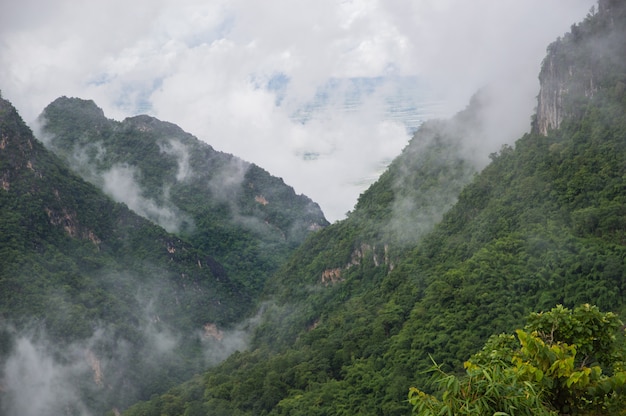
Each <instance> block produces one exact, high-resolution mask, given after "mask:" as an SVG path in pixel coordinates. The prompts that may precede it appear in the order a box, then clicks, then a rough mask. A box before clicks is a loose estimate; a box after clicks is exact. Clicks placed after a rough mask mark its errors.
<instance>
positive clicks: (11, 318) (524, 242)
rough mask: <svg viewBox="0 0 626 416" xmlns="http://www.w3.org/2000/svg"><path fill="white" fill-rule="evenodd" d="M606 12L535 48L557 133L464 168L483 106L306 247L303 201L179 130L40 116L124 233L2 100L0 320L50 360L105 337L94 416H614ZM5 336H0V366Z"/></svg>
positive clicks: (616, 166)
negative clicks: (28, 335)
mask: <svg viewBox="0 0 626 416" xmlns="http://www.w3.org/2000/svg"><path fill="white" fill-rule="evenodd" d="M599 6H600V7H599V11H598V12H597V13H590V15H589V16H588V17H587V19H585V21H584V22H582V23H581V24H578V25H574V26H573V27H572V32H571V33H570V34H568V35H566V36H564V37H563V38H562V39H560V40H558V41H557V42H555V43H554V44H553V45H551V46H550V47H549V48H548V57H547V58H546V61H545V64H544V68H543V70H542V72H541V76H540V78H541V81H542V92H545V91H546V89H547V90H549V91H548V92H549V93H548V94H547V95H548V96H550V97H553V96H554V94H557V95H558V94H561V95H560V96H558V100H556V101H557V102H558V103H561V104H560V105H562V108H558V109H557V110H558V114H559V115H560V117H561V118H560V119H559V120H558V123H556V124H554V125H548V126H546V125H545V124H542V123H543V121H542V120H545V119H546V112H550V111H552V110H554V109H555V108H553V107H550V106H543V105H541V106H538V114H537V115H536V117H534V120H533V122H532V131H531V132H530V133H528V134H526V135H524V136H523V137H521V138H520V139H519V140H518V141H517V142H516V143H515V144H514V146H504V147H503V148H502V149H501V150H500V151H499V152H497V153H494V154H492V155H491V163H490V164H489V165H488V166H487V167H485V168H484V169H483V170H482V171H480V172H477V169H478V167H477V166H476V165H475V164H474V163H473V161H472V159H471V157H470V152H469V151H468V148H469V144H468V138H476V137H480V136H481V135H482V134H484V132H483V128H482V127H483V126H482V125H481V121H482V118H483V117H484V116H485V113H484V111H483V110H484V107H483V105H484V101H483V99H484V98H485V97H484V96H483V95H481V94H479V95H477V97H476V98H475V99H474V100H472V102H471V103H470V105H469V106H468V108H467V109H466V110H464V111H463V112H461V113H459V114H458V115H457V116H455V117H453V118H452V119H451V120H448V121H432V122H429V123H425V124H424V125H423V126H422V127H421V128H420V129H419V130H418V131H417V132H416V134H415V136H414V137H413V139H412V140H411V142H410V143H409V145H408V146H407V148H406V149H405V150H404V151H403V153H402V154H401V155H400V156H399V157H398V158H397V159H396V160H394V161H393V163H392V164H391V165H390V166H389V168H388V170H387V171H386V172H385V173H384V174H383V175H382V176H381V177H380V179H379V180H378V181H377V182H376V183H375V184H373V185H372V186H371V187H370V188H369V189H368V190H367V191H365V192H364V193H363V194H362V195H361V197H360V198H359V201H358V203H357V205H356V207H355V209H354V211H353V212H351V213H350V214H349V216H348V218H346V219H345V220H343V221H340V222H338V223H336V224H333V225H330V226H328V227H325V228H322V229H321V230H319V231H318V232H316V233H310V232H309V228H310V226H311V225H314V224H318V225H325V224H324V223H323V222H324V221H323V217H321V213H320V212H319V210H318V209H316V208H315V206H314V205H313V208H314V209H313V211H311V212H309V211H308V209H310V208H311V207H312V205H311V202H310V201H309V200H308V199H307V198H304V197H297V196H295V195H294V193H293V190H291V189H290V188H289V187H286V186H284V184H283V183H282V181H281V180H280V179H277V178H273V177H271V176H269V175H268V174H267V172H265V171H263V170H262V169H260V168H258V167H255V166H254V165H248V164H246V163H244V162H241V161H240V160H238V159H236V158H234V157H232V156H230V155H224V154H220V153H218V152H215V151H213V150H212V149H210V147H208V146H204V145H201V144H200V143H199V142H198V141H197V140H196V139H195V138H193V137H191V136H189V135H187V134H185V133H184V132H182V131H181V130H180V129H179V128H177V127H176V126H174V125H171V124H168V123H163V122H159V121H158V120H155V119H152V118H150V117H146V116H140V117H135V118H132V119H128V120H125V121H124V122H121V123H118V122H114V121H111V120H107V119H106V118H104V116H103V114H102V111H101V110H100V109H98V108H97V107H96V106H95V105H94V104H93V103H90V102H85V101H81V100H76V99H67V98H62V99H59V100H57V101H55V102H54V103H53V104H51V105H50V106H49V107H48V108H47V109H46V110H45V112H44V115H45V123H46V129H45V131H46V134H49V135H51V136H50V137H49V138H48V139H47V142H48V145H49V146H51V147H52V148H53V149H54V150H55V152H57V153H58V154H59V155H60V156H61V157H62V158H63V159H64V160H65V161H68V162H69V163H71V164H72V166H73V168H74V169H75V170H76V171H77V172H80V173H81V175H82V176H83V177H84V178H86V179H87V180H88V181H90V182H92V183H94V184H96V185H98V186H99V187H101V188H102V189H107V190H108V191H109V192H110V193H114V191H115V190H111V189H110V187H108V182H107V181H108V180H109V179H110V175H113V174H116V173H120V172H121V176H119V177H118V178H123V179H130V182H125V184H126V189H127V190H130V191H133V192H135V193H134V195H135V196H136V197H137V198H136V199H134V200H129V202H127V203H128V204H130V203H131V202H132V203H136V201H140V202H141V203H140V204H137V205H134V206H132V207H131V208H132V209H134V210H136V211H141V213H142V215H143V216H144V217H145V218H141V217H139V216H137V215H135V214H134V213H133V212H132V211H131V210H130V209H128V207H127V206H125V205H123V204H116V203H113V202H112V201H111V200H109V199H108V198H107V197H105V196H104V195H103V194H102V193H101V192H99V191H97V190H96V188H95V187H94V186H92V185H91V184H89V183H88V182H85V181H84V180H82V179H79V178H77V177H76V176H74V175H73V174H72V173H71V172H70V171H69V170H68V169H67V168H66V167H65V166H64V165H63V163H61V162H60V160H59V159H57V158H56V157H55V156H53V155H52V154H50V153H48V152H47V151H46V150H45V149H44V148H43V146H42V145H41V144H40V143H39V142H38V141H36V140H34V139H33V138H32V135H31V133H30V131H29V130H28V128H27V127H26V126H25V125H24V123H23V122H22V121H21V119H20V118H19V116H17V114H16V113H15V110H14V109H13V108H12V107H11V106H10V104H8V103H7V102H5V101H0V227H2V229H1V230H0V231H1V233H0V255H1V256H2V259H3V261H2V262H0V296H1V298H0V318H1V319H2V321H6V322H9V323H11V324H12V325H14V326H15V327H16V328H17V329H16V331H17V332H18V333H21V332H20V331H22V330H25V329H29V328H32V327H33V326H37V325H39V326H41V327H43V328H44V329H45V330H46V332H47V333H48V334H49V335H48V336H49V337H50V338H51V340H52V341H53V343H54V344H56V345H58V346H60V347H59V348H58V351H57V352H56V354H57V355H58V356H60V357H64V356H63V354H62V353H61V352H59V351H62V350H63V346H71V345H75V343H74V342H75V341H80V342H84V343H87V342H86V341H85V340H92V339H93V338H94V337H93V336H94V334H96V333H104V334H105V336H103V337H101V338H100V339H99V340H96V342H94V343H93V345H92V344H89V348H90V349H89V352H92V353H93V354H94V355H95V356H97V357H103V358H104V361H105V362H106V361H107V360H109V361H115V360H118V361H120V362H121V363H122V364H124V366H125V372H124V373H123V374H122V376H120V374H119V373H116V372H115V371H109V370H111V368H106V369H105V371H104V375H103V377H104V379H105V382H104V386H106V387H97V386H95V385H94V383H93V382H92V381H90V377H89V375H86V376H84V377H82V378H80V377H79V381H78V384H79V385H80V388H81V389H83V390H81V393H82V396H81V397H85V398H86V399H87V402H88V403H89V406H88V407H89V409H97V410H95V411H102V410H103V409H105V410H111V409H112V408H113V406H117V407H118V409H119V410H124V411H125V414H127V415H200V414H202V415H225V414H226V415H355V414H362V415H368V414H372V415H373V414H376V415H407V414H410V413H411V411H412V410H413V411H414V412H415V413H418V414H424V415H426V414H448V413H452V414H455V413H456V414H464V412H465V414H489V415H500V416H503V415H504V414H513V413H515V414H545V415H548V414H550V415H551V414H555V415H556V414H581V415H586V414H609V415H610V414H620V412H622V414H623V410H622V409H623V408H624V404H625V403H624V384H625V382H626V377H625V370H626V369H625V368H624V338H623V327H622V324H621V322H620V321H619V320H618V319H617V316H618V315H621V316H623V314H624V312H626V302H625V299H626V298H625V294H626V274H625V270H626V245H625V242H626V220H625V218H626V209H625V208H624V207H625V206H626V141H625V138H626V96H625V91H626V87H625V85H626V50H625V49H624V45H626V42H624V39H626V13H625V10H626V7H624V6H622V5H621V4H618V2H616V1H609V0H602V1H601V2H600V3H599ZM546 68H551V70H550V71H548V70H547V69H546ZM544 95H545V94H544ZM542 96H543V95H542V94H540V97H542ZM557 124H558V125H557ZM541 126H543V127H546V128H545V132H544V131H543V127H541ZM544 133H545V134H544ZM233 178H234V179H236V180H229V179H233ZM135 185H136V186H135ZM122 199H123V198H122ZM146 218H147V219H146ZM150 220H151V221H155V222H158V223H161V224H162V225H163V226H168V229H169V230H170V232H166V231H164V230H163V229H162V228H161V227H159V226H157V225H155V224H154V223H153V222H151V221H150ZM313 228H315V227H313ZM257 305H262V307H261V310H262V316H261V318H260V320H259V322H258V324H255V325H257V326H256V327H255V328H254V330H253V331H252V330H251V329H250V328H248V330H249V332H250V336H251V340H250V344H249V348H248V349H247V350H246V351H239V352H235V353H234V354H232V355H230V356H229V357H228V359H226V360H225V361H224V362H222V363H221V364H220V365H217V366H215V367H214V368H211V369H209V370H207V366H208V363H209V360H208V359H207V357H206V356H205V354H207V353H210V352H211V351H214V350H213V349H211V348H212V347H224V348H226V345H227V344H228V340H226V339H225V340H223V341H222V340H220V339H219V338H220V337H221V336H222V335H223V334H220V333H219V332H218V331H217V329H219V328H228V327H229V325H230V326H231V328H232V326H233V325H234V324H235V322H236V321H237V320H238V319H241V318H242V317H245V316H249V315H250V314H251V312H252V310H253V308H254V307H255V306H257ZM554 305H562V306H557V307H556V308H555V307H554ZM579 305H583V306H579ZM589 305H596V306H589ZM539 311H544V312H539ZM600 311H611V312H600ZM529 315H530V318H529V319H528V321H527V323H526V326H524V322H525V317H527V316H529ZM33 322H34V323H33ZM212 324H215V326H212ZM515 328H523V329H520V330H517V331H516V332H515ZM234 329H236V328H234ZM234 332H236V331H234ZM207 333H208V334H209V335H208V336H207ZM499 333H502V334H505V335H497V336H493V334H499ZM211 334H213V335H211ZM507 334H508V335H507ZM513 334H514V335H513ZM14 335H15V332H13V333H11V331H9V330H6V331H0V337H1V338H0V352H2V353H3V356H2V357H1V358H2V359H3V360H4V359H6V356H7V355H9V354H10V353H11V351H12V348H13V347H14V345H15V343H14V339H13V338H15V336H14ZM170 335H172V336H171V337H170ZM207 337H209V338H211V339H207ZM172 338H173V339H175V341H173V342H172V341H170V340H171V339H172ZM155 340H156V341H157V342H155ZM156 344H161V347H160V348H161V349H160V350H159V349H158V348H154V347H155V345H156ZM168 345H169V346H170V347H168ZM481 348H482V349H481ZM172 349H174V350H176V353H170V352H169V351H171V350H172ZM120 351H126V352H124V353H123V354H122V353H121V352H120ZM155 351H156V352H155ZM466 357H471V358H470V359H469V361H467V362H465V363H464V361H465V359H466ZM68 360H69V359H68ZM433 362H435V363H437V364H436V368H435V371H432V364H433ZM205 370H207V371H205ZM194 374H195V375H194ZM192 375H193V377H192ZM183 380H187V381H186V382H185V383H183V384H178V383H180V382H181V381H183ZM172 386H174V387H172ZM411 386H419V390H418V389H417V388H413V389H410V388H411ZM168 389H169V390H168ZM409 391H410V392H411V393H410V396H409V400H407V392H409ZM3 394H4V393H2V392H0V401H2V399H3V397H5V396H3ZM138 399H141V400H144V401H141V402H138V403H135V404H134V405H132V406H130V407H128V406H129V405H130V404H131V403H133V402H135V401H136V400H138ZM0 404H1V403H0ZM514 408H515V409H514ZM442 412H443V413H442ZM446 412H448V413H446Z"/></svg>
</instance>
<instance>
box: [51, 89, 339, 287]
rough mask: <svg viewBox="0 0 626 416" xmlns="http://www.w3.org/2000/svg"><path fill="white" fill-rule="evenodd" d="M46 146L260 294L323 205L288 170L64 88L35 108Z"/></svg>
mask: <svg viewBox="0 0 626 416" xmlns="http://www.w3.org/2000/svg"><path fill="white" fill-rule="evenodd" d="M39 121H40V124H41V130H40V132H39V134H40V136H41V138H42V140H44V142H45V144H46V146H47V147H49V148H50V149H51V150H52V151H54V152H55V153H56V154H57V155H59V156H60V157H62V158H63V159H64V160H65V161H66V162H67V163H68V165H69V166H70V167H71V168H72V169H73V170H74V171H75V172H76V173H78V174H79V175H81V176H82V177H83V178H84V179H86V180H87V181H89V182H91V183H93V184H95V185H96V186H98V187H99V188H100V189H102V190H103V191H104V192H105V193H107V194H108V195H109V196H111V197H112V198H113V199H115V200H116V201H118V202H123V203H125V204H126V205H128V206H129V208H131V209H132V210H133V211H135V212H136V213H138V214H139V215H142V216H143V217H145V218H147V219H149V220H151V221H153V222H155V223H157V224H159V225H161V226H162V227H164V228H165V229H166V230H168V231H170V232H173V233H176V234H178V235H180V236H182V237H184V238H185V239H187V240H189V241H190V242H192V243H193V244H194V245H195V246H196V247H197V248H199V249H201V250H203V251H205V252H207V253H211V255H212V256H213V257H214V258H215V259H216V260H217V261H219V262H220V264H221V266H223V273H225V274H226V275H227V276H228V278H229V279H231V280H234V281H237V282H238V283H240V284H241V285H243V286H245V287H246V288H248V289H249V290H250V291H251V292H252V293H254V294H255V295H257V294H259V293H260V291H261V290H262V289H263V286H264V284H265V281H266V279H267V278H268V277H269V276H270V275H271V274H272V273H273V272H275V271H276V269H277V268H278V267H279V265H280V264H282V263H283V262H284V261H285V260H286V258H287V256H288V255H289V254H290V253H291V251H293V249H294V248H295V247H297V246H298V245H299V244H300V243H301V242H302V241H303V239H304V238H305V237H306V236H307V235H308V234H309V233H311V232H312V231H315V230H317V229H319V228H322V227H324V226H326V225H328V222H327V221H326V219H325V218H324V215H323V213H322V211H321V210H320V208H319V206H318V205H317V204H316V203H314V202H313V201H311V200H310V199H309V198H308V197H306V196H304V195H296V193H295V192H294V190H293V188H291V187H290V186H288V185H286V184H285V183H284V182H283V180H282V179H280V178H276V177H273V176H271V175H270V174H269V173H268V172H266V171H265V170H263V169H262V168H260V167H259V166H256V165H254V164H250V163H247V162H245V161H243V160H241V159H239V158H237V157H235V156H233V155H230V154H226V153H222V152H218V151H216V150H214V149H213V148H212V147H211V146H209V145H208V144H206V143H203V142H201V141H199V140H198V139H197V138H195V137H194V136H192V135H190V134H188V133H185V132H184V131H183V130H182V129H181V128H179V127H178V126H176V125H174V124H171V123H167V122H163V121H160V120H157V119H155V118H152V117H149V116H136V117H131V118H127V119H125V120H124V121H122V122H118V121H115V120H110V119H107V118H106V117H105V116H104V113H103V111H102V110H101V109H100V108H98V107H97V106H96V105H95V103H94V102H93V101H89V100H81V99H77V98H67V97H61V98H58V99H57V100H55V101H54V102H52V103H51V104H50V105H48V106H47V107H46V109H45V110H44V111H43V113H42V114H41V116H40V117H39Z"/></svg>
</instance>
